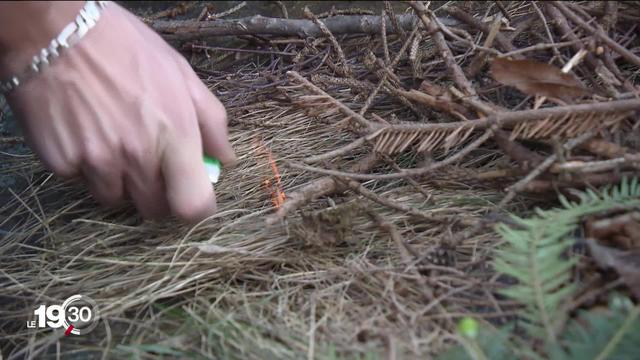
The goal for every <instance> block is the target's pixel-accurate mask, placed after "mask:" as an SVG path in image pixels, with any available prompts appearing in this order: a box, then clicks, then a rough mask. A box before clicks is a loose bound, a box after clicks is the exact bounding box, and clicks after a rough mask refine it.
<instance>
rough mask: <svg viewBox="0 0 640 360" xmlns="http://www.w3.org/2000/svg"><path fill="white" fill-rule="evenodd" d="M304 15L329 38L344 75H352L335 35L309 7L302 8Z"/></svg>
mask: <svg viewBox="0 0 640 360" xmlns="http://www.w3.org/2000/svg"><path fill="white" fill-rule="evenodd" d="M304 16H306V17H307V18H309V19H311V20H312V21H313V23H314V24H316V25H317V26H318V27H319V28H320V31H322V34H323V35H324V36H326V37H328V38H329V41H331V44H332V45H333V46H332V47H333V50H334V51H335V52H336V55H337V56H338V59H340V63H342V69H343V71H344V75H346V76H348V77H352V76H353V70H351V66H349V63H348V62H347V58H346V57H345V56H344V51H343V50H342V46H340V44H339V43H338V40H336V38H335V36H333V33H332V32H331V30H329V28H327V26H326V25H325V24H324V22H323V21H322V20H320V19H318V17H316V16H315V15H314V14H313V13H312V12H311V10H309V8H308V7H306V6H305V8H304Z"/></svg>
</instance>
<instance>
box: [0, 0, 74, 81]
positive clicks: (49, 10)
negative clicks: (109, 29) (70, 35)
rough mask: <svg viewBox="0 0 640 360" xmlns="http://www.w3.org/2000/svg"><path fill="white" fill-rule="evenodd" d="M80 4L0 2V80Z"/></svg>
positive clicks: (22, 63) (24, 61)
mask: <svg viewBox="0 0 640 360" xmlns="http://www.w3.org/2000/svg"><path fill="white" fill-rule="evenodd" d="M83 5H84V2H82V1H77V2H76V1H60V2H57V1H32V2H31V1H25V2H17V1H16V2H0V24H2V25H1V26H0V79H1V78H4V77H6V76H8V75H11V74H13V73H16V72H19V71H21V70H22V69H24V67H25V66H26V65H27V64H29V63H30V62H31V59H32V58H33V56H34V55H35V54H36V53H37V52H38V51H39V50H40V49H41V48H43V47H46V46H47V45H48V44H49V42H50V41H51V39H53V38H54V37H55V36H56V35H57V34H58V33H59V32H60V31H61V30H62V29H63V28H64V27H65V25H66V24H68V23H70V22H72V21H73V20H74V19H75V17H76V16H78V13H79V12H80V9H81V8H82V6H83Z"/></svg>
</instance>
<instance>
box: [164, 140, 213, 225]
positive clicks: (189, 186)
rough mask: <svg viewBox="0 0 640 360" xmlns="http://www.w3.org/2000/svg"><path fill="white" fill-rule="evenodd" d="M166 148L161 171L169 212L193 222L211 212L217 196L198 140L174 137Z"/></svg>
mask: <svg viewBox="0 0 640 360" xmlns="http://www.w3.org/2000/svg"><path fill="white" fill-rule="evenodd" d="M165 149H166V150H165V151H164V154H163V157H162V174H163V176H164V179H165V188H166V192H167V200H168V201H169V206H170V208H171V211H172V212H173V213H174V214H175V215H176V216H178V217H179V218H180V219H182V220H185V221H188V222H192V223H193V222H197V221H200V220H202V219H204V218H206V217H207V216H211V215H213V214H214V213H215V211H216V199H215V194H214V192H213V187H212V186H211V183H210V182H209V178H208V177H207V174H206V171H205V167H204V163H203V161H202V150H201V146H200V142H199V141H197V139H195V140H191V141H190V140H189V139H184V138H183V139H176V138H174V140H172V142H171V143H169V144H168V146H167V147H166V148H165Z"/></svg>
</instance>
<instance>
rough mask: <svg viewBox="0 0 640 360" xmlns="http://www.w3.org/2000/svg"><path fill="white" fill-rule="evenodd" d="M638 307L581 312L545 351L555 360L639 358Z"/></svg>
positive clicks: (639, 321) (639, 323)
mask: <svg viewBox="0 0 640 360" xmlns="http://www.w3.org/2000/svg"><path fill="white" fill-rule="evenodd" d="M639 315H640V306H636V307H634V308H633V309H631V311H627V310H623V309H617V310H613V311H610V312H602V311H599V312H595V311H592V312H583V313H582V314H581V315H580V316H579V319H580V320H574V321H572V322H571V323H570V324H569V326H568V327H567V330H566V332H565V334H564V336H563V337H562V339H561V340H560V341H559V343H558V344H557V345H556V346H554V347H552V348H551V349H550V351H549V354H550V355H551V356H550V358H551V359H557V360H582V359H593V360H604V359H637V358H638V357H639V356H640V316H639Z"/></svg>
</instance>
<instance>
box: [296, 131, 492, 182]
mask: <svg viewBox="0 0 640 360" xmlns="http://www.w3.org/2000/svg"><path fill="white" fill-rule="evenodd" d="M492 135H493V131H492V130H491V129H489V130H487V131H485V133H484V134H482V136H480V137H479V138H477V139H476V140H474V141H473V142H472V143H470V144H469V145H467V146H466V147H464V148H463V149H462V150H460V151H458V152H457V153H455V154H454V155H451V156H450V157H448V158H446V159H445V160H442V161H439V162H436V163H433V164H430V165H428V166H425V167H422V168H419V169H405V170H402V171H400V172H397V173H392V174H361V173H352V172H343V171H337V170H327V169H321V168H317V167H313V166H306V165H302V164H297V163H294V162H288V163H287V164H288V165H289V166H290V167H292V168H294V169H299V170H306V171H312V172H316V173H320V174H325V175H332V176H343V177H348V178H351V179H359V180H391V179H399V178H404V177H409V176H419V175H424V174H426V173H428V172H430V171H433V170H436V169H439V168H441V167H443V166H446V165H449V164H452V163H454V162H456V161H458V160H460V159H462V158H463V157H464V156H466V155H467V154H469V153H470V152H471V151H473V150H475V149H477V148H478V147H480V145H482V144H483V143H484V142H485V141H487V140H488V139H489V138H490V137H491V136H492Z"/></svg>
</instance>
